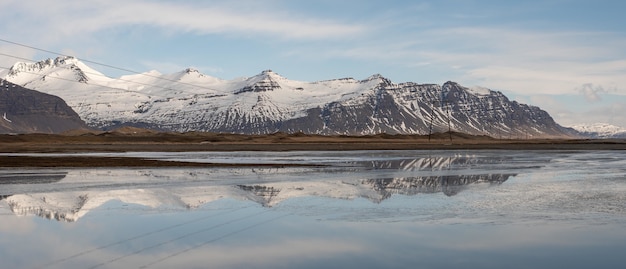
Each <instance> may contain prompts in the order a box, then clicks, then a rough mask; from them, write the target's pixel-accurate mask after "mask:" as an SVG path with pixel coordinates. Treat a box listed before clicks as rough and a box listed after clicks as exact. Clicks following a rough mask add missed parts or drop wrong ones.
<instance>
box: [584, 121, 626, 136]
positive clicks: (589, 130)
mask: <svg viewBox="0 0 626 269" xmlns="http://www.w3.org/2000/svg"><path fill="white" fill-rule="evenodd" d="M572 128H573V129H574V130H576V131H578V132H580V134H581V135H582V136H585V137H589V138H626V128H622V127H619V126H615V125H611V124H608V123H596V124H587V125H574V126H572Z"/></svg>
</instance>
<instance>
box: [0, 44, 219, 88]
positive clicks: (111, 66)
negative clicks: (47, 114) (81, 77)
mask: <svg viewBox="0 0 626 269" xmlns="http://www.w3.org/2000/svg"><path fill="white" fill-rule="evenodd" d="M0 42H5V43H9V44H13V45H16V46H20V47H25V48H29V49H33V50H37V51H42V52H46V53H50V54H55V55H59V56H64V57H73V56H70V55H66V54H63V53H60V52H55V51H51V50H47V49H42V48H37V47H34V46H30V45H26V44H22V43H18V42H14V41H10V40H6V39H3V38H0ZM10 57H13V56H10ZM74 58H76V59H78V60H79V61H82V62H85V63H91V64H95V65H99V66H104V67H108V68H112V69H116V70H120V71H124V72H129V73H133V74H136V75H142V76H146V77H150V78H155V79H160V80H165V81H169V82H174V83H178V84H183V85H188V86H193V87H196V88H202V89H208V90H215V89H210V88H206V87H203V86H199V85H195V84H192V83H187V82H182V81H177V80H173V79H168V78H164V77H160V76H154V75H150V74H146V73H141V72H138V71H135V70H131V69H128V68H123V67H117V66H114V65H110V64H105V63H101V62H96V61H92V60H88V59H84V58H77V57H74ZM29 61H30V60H29Z"/></svg>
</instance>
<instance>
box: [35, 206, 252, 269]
mask: <svg viewBox="0 0 626 269" xmlns="http://www.w3.org/2000/svg"><path fill="white" fill-rule="evenodd" d="M245 208H246V207H240V208H237V209H234V210H230V211H225V212H221V213H217V214H212V215H207V216H203V217H200V218H196V219H192V220H189V221H186V222H182V223H178V224H175V225H171V226H166V227H163V228H161V229H158V230H154V231H151V232H147V233H144V234H140V235H137V236H133V237H130V238H126V239H123V240H119V241H116V242H113V243H110V244H107V245H104V246H100V247H96V248H92V249H89V250H85V251H82V252H79V253H76V254H74V255H71V256H68V257H65V258H62V259H58V260H54V261H51V262H49V263H47V264H45V265H42V266H39V267H35V268H37V269H42V268H47V267H50V266H52V265H55V264H59V263H62V262H65V261H68V260H71V259H74V258H78V257H80V256H83V255H85V254H89V253H92V252H94V251H97V250H102V249H105V248H109V247H112V246H116V245H119V244H122V243H126V242H129V241H133V240H136V239H139V238H143V237H146V236H150V235H153V234H157V233H160V232H164V231H167V230H171V229H174V228H178V227H181V226H184V225H187V224H191V223H194V222H199V221H203V220H206V219H208V218H213V217H217V216H221V215H225V214H229V213H233V212H236V211H239V210H242V209H245Z"/></svg>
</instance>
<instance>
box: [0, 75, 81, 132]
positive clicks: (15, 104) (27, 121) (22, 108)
mask: <svg viewBox="0 0 626 269" xmlns="http://www.w3.org/2000/svg"><path fill="white" fill-rule="evenodd" d="M0 83H1V85H0V116H2V118H1V119H0V133H61V132H64V131H68V130H72V129H81V128H87V125H86V124H85V122H83V121H82V120H81V119H80V117H79V116H78V114H76V112H74V110H72V108H70V107H69V106H68V105H67V104H66V103H65V101H63V99H61V98H59V97H57V96H53V95H49V94H45V93H41V92H38V91H33V90H29V89H26V88H23V87H21V86H19V85H16V84H13V83H10V82H8V81H6V80H0Z"/></svg>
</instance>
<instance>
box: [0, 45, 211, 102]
mask: <svg viewBox="0 0 626 269" xmlns="http://www.w3.org/2000/svg"><path fill="white" fill-rule="evenodd" d="M0 55H1V56H6V57H11V58H15V59H19V60H24V61H29V62H33V63H36V62H34V61H32V60H30V59H27V58H23V57H19V56H14V55H10V54H6V53H1V52H0ZM0 68H2V69H6V70H9V71H10V68H7V67H0ZM62 68H64V69H67V70H71V68H69V67H62ZM81 71H82V72H83V73H85V74H89V75H95V76H100V77H104V78H108V79H111V80H115V81H122V82H128V83H134V84H138V85H143V86H149V87H154V88H161V89H164V90H172V91H173V90H174V89H172V88H168V87H163V86H160V85H155V84H149V83H143V82H138V81H132V80H128V79H122V78H112V77H108V76H106V75H104V74H101V73H94V72H89V71H85V70H81ZM21 72H24V73H27V74H32V75H37V76H39V77H42V78H43V77H51V78H56V79H60V80H65V81H70V82H75V83H81V82H80V81H75V80H70V79H65V78H61V77H54V76H47V75H42V74H38V73H34V72H29V71H21ZM92 85H94V86H101V87H105V88H110V89H116V90H122V91H126V92H133V93H136V92H135V91H132V90H129V89H124V88H116V87H111V86H107V85H102V84H92ZM206 89H208V88H206ZM211 90H213V91H216V90H215V89H211ZM178 91H182V92H185V90H180V89H179V90H178ZM190 93H191V92H190ZM194 94H195V93H194ZM155 96H159V95H155ZM160 97H166V96H160Z"/></svg>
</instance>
